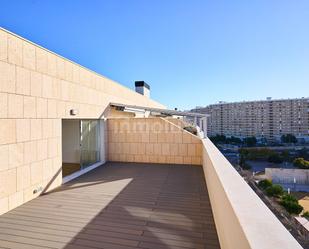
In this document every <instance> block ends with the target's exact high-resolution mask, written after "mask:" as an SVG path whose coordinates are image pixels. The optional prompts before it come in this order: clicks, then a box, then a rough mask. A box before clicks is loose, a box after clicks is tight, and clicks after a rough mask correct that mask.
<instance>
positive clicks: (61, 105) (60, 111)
mask: <svg viewBox="0 0 309 249" xmlns="http://www.w3.org/2000/svg"><path fill="white" fill-rule="evenodd" d="M65 106H66V103H65V102H64V101H57V117H58V118H64V117H65V116H66V112H65Z"/></svg>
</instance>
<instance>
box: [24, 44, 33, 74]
mask: <svg viewBox="0 0 309 249" xmlns="http://www.w3.org/2000/svg"><path fill="white" fill-rule="evenodd" d="M23 66H24V67H25V68H28V69H30V70H35V46H34V45H32V44H30V43H29V42H26V41H23Z"/></svg>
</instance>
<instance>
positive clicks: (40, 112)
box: [36, 98, 48, 118]
mask: <svg viewBox="0 0 309 249" xmlns="http://www.w3.org/2000/svg"><path fill="white" fill-rule="evenodd" d="M47 115H48V113H47V99H45V98H36V117H37V118H47Z"/></svg>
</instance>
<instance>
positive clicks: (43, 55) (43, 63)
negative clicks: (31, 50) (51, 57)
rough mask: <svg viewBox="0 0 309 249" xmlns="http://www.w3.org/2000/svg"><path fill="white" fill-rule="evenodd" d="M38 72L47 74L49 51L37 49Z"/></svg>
mask: <svg viewBox="0 0 309 249" xmlns="http://www.w3.org/2000/svg"><path fill="white" fill-rule="evenodd" d="M35 53H36V70H37V71H38V72H40V73H44V74H46V73H47V53H48V52H47V51H45V50H43V49H42V48H39V47H36V48H35Z"/></svg>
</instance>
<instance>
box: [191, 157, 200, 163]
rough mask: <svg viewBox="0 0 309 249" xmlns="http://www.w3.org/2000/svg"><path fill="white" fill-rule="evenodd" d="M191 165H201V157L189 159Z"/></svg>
mask: <svg viewBox="0 0 309 249" xmlns="http://www.w3.org/2000/svg"><path fill="white" fill-rule="evenodd" d="M191 163H192V164H194V165H201V164H202V159H201V157H198V156H194V157H191Z"/></svg>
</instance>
